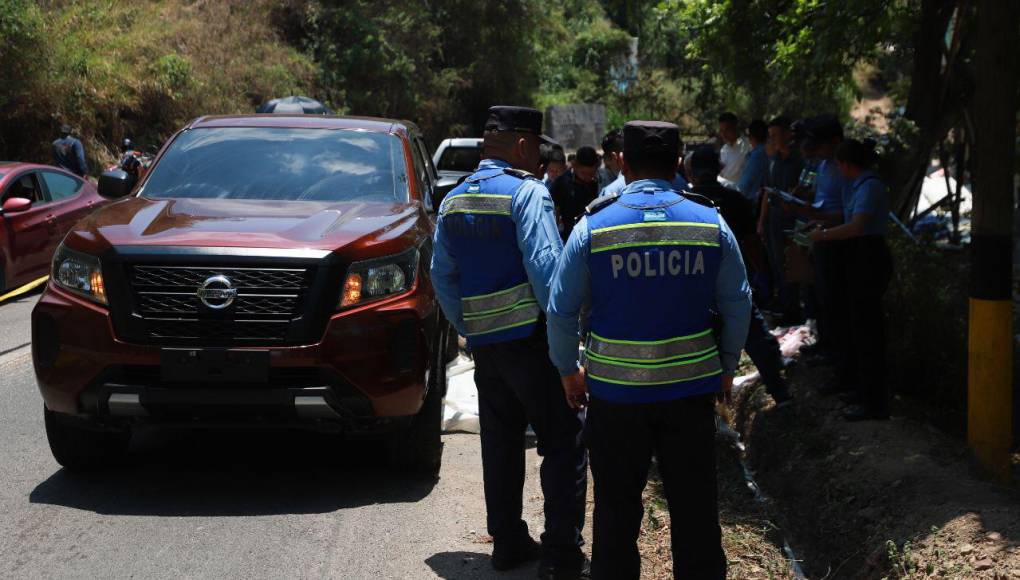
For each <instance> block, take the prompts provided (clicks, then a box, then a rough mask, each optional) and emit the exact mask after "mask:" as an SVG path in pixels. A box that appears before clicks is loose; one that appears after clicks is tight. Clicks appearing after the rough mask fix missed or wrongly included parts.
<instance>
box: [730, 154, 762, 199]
mask: <svg viewBox="0 0 1020 580" xmlns="http://www.w3.org/2000/svg"><path fill="white" fill-rule="evenodd" d="M768 175H769V156H768V154H767V153H765V146H764V145H755V147H754V149H751V152H750V153H748V154H747V163H745V164H744V172H743V173H741V174H740V180H739V181H737V189H739V190H740V193H742V194H744V197H746V198H747V199H749V200H751V201H757V200H758V195H759V194H760V193H761V188H762V187H764V186H765V180H766V179H767V178H768Z"/></svg>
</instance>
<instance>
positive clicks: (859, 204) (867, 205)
mask: <svg viewBox="0 0 1020 580" xmlns="http://www.w3.org/2000/svg"><path fill="white" fill-rule="evenodd" d="M851 189H852V193H851V195H850V200H849V203H848V204H847V206H846V208H845V209H844V210H843V216H844V219H846V222H847V223H850V220H852V219H853V216H855V215H857V214H859V213H866V214H870V215H871V220H869V221H868V224H867V225H866V226H865V227H864V232H863V234H862V235H865V236H884V235H886V233H887V222H888V215H889V192H888V190H887V189H886V187H885V183H883V182H882V180H881V179H879V178H878V175H876V174H875V172H874V171H865V172H864V173H862V174H861V175H860V176H859V177H858V178H857V179H855V180H854V182H853V186H852V188H851Z"/></svg>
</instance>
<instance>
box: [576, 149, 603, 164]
mask: <svg viewBox="0 0 1020 580" xmlns="http://www.w3.org/2000/svg"><path fill="white" fill-rule="evenodd" d="M574 159H575V161H576V162H577V164H578V165H584V166H585V167H595V166H596V165H598V164H599V154H598V152H596V151H595V148H594V147H589V146H587V145H585V146H584V147H581V148H580V149H578V150H577V157H575V158H574Z"/></svg>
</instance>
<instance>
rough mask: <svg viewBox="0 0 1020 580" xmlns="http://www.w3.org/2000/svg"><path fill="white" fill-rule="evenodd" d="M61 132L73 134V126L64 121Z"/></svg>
mask: <svg viewBox="0 0 1020 580" xmlns="http://www.w3.org/2000/svg"><path fill="white" fill-rule="evenodd" d="M60 133H61V134H63V135H70V134H71V126H70V125H68V124H67V123H64V124H63V125H61V126H60Z"/></svg>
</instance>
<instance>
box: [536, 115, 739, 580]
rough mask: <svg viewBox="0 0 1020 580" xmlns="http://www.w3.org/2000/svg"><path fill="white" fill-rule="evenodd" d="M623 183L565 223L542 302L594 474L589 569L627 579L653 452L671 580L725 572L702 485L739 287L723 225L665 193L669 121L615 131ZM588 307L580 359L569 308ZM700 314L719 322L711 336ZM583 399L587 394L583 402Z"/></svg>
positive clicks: (711, 492) (709, 497)
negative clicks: (668, 529) (567, 229)
mask: <svg viewBox="0 0 1020 580" xmlns="http://www.w3.org/2000/svg"><path fill="white" fill-rule="evenodd" d="M623 132H624V145H623V172H624V174H625V175H626V179H627V187H626V188H625V189H624V190H623V193H622V194H621V195H620V196H619V197H616V198H613V197H609V198H600V199H599V200H596V201H595V202H594V203H593V204H591V205H590V206H589V210H588V215H587V216H586V217H585V218H583V219H582V220H581V221H580V222H579V223H578V225H577V227H575V228H574V231H573V233H572V234H571V236H570V239H569V240H568V241H567V245H566V247H565V248H564V251H563V256H562V257H561V258H560V263H559V265H558V266H557V269H556V274H555V276H554V278H553V284H552V291H551V294H550V299H549V319H548V325H549V344H550V355H551V357H552V359H553V362H554V363H555V364H556V366H557V368H558V369H559V371H560V375H561V377H562V378H561V380H562V383H563V388H564V391H565V393H566V397H567V399H568V401H570V404H571V405H572V406H574V407H575V408H580V407H583V406H585V405H587V406H588V416H587V423H586V427H585V438H586V441H587V443H588V448H589V453H590V456H591V467H592V475H593V477H594V482H595V531H594V540H595V541H594V547H593V554H592V577H593V578H596V579H613V580H630V579H637V578H638V577H639V575H640V566H641V564H640V556H639V555H638V550H637V537H638V532H639V529H640V526H641V517H642V515H643V513H644V510H643V507H642V504H641V492H642V490H643V489H644V487H645V483H646V481H647V477H648V469H649V464H650V462H651V458H652V456H653V455H654V456H655V457H656V458H657V459H658V465H659V472H660V473H661V475H662V480H663V484H664V488H665V493H666V500H667V501H668V503H669V511H670V520H671V521H672V522H673V528H672V546H673V570H674V572H673V573H674V576H675V577H676V578H699V579H701V578H725V576H726V557H725V555H724V553H723V549H722V539H721V531H720V527H719V514H718V508H717V503H716V479H715V412H714V399H715V395H716V394H717V393H719V392H720V391H723V390H729V388H730V386H731V385H732V382H733V372H734V370H735V369H736V366H737V360H738V357H739V355H740V351H741V349H742V348H743V346H744V339H745V337H746V335H747V329H748V325H749V324H750V312H751V292H750V288H749V286H748V283H747V275H746V273H745V270H744V263H743V259H742V257H741V255H740V249H739V247H738V246H737V240H736V239H735V237H734V235H733V233H732V232H731V231H730V228H729V227H728V226H727V225H726V222H725V221H724V220H723V219H721V218H720V217H719V214H718V212H717V211H716V210H715V209H714V208H711V207H706V206H702V205H699V204H698V203H695V202H693V201H691V200H689V199H687V198H686V197H684V196H682V195H681V194H679V193H677V192H674V191H673V190H672V189H671V187H670V180H671V179H672V178H673V176H674V173H675V171H676V160H677V156H678V153H679V151H678V149H679V129H678V127H677V126H676V125H673V124H670V123H661V122H655V121H631V122H629V123H627V124H626V125H625V126H624V129H623ZM585 303H590V305H591V317H590V333H589V338H588V342H587V348H586V351H585V357H584V361H583V366H579V365H578V361H577V350H578V349H577V336H578V332H577V331H578V322H577V320H578V313H579V312H580V310H581V307H582V304H585ZM713 311H716V312H717V313H718V315H719V318H720V319H721V329H720V333H719V336H718V338H717V337H716V336H714V334H713V326H714V324H713V322H714V321H713ZM589 393H590V398H589Z"/></svg>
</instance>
